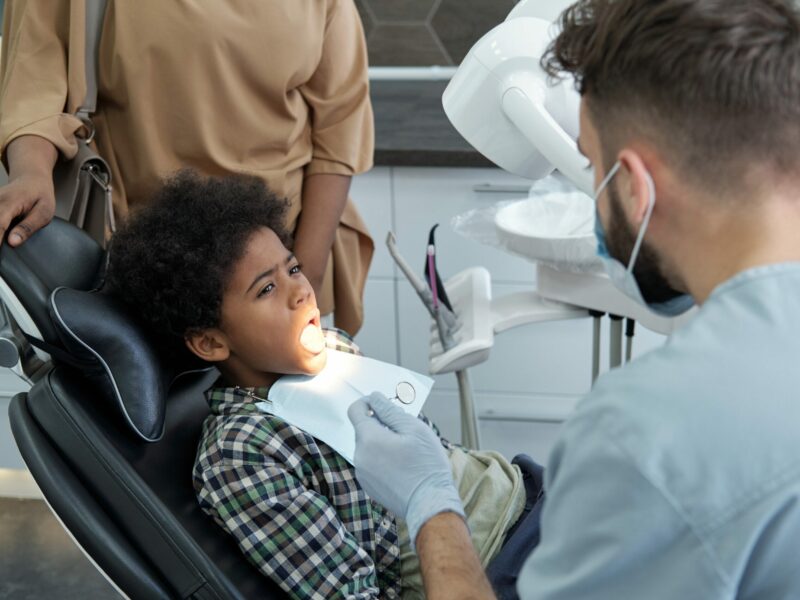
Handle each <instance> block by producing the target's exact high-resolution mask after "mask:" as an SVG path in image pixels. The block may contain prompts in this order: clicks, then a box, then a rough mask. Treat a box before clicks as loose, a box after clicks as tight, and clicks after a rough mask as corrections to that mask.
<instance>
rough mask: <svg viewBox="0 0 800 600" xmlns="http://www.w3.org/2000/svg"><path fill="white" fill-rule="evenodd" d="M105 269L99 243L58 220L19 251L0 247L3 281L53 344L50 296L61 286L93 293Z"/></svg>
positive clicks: (53, 329) (54, 335)
mask: <svg viewBox="0 0 800 600" xmlns="http://www.w3.org/2000/svg"><path fill="white" fill-rule="evenodd" d="M104 266H105V251H104V250H103V249H102V248H101V247H100V246H99V245H98V244H97V242H95V241H94V240H93V239H92V238H91V237H89V236H88V235H87V234H86V233H85V232H83V231H82V230H80V229H78V228H77V227H75V226H74V225H72V224H71V223H68V222H66V221H63V220H61V219H58V218H56V219H53V220H52V221H51V222H50V223H49V224H48V225H47V226H45V227H43V228H42V229H40V230H39V231H37V232H36V233H34V234H33V235H32V236H31V237H30V239H29V240H28V241H27V242H25V243H24V244H22V245H21V246H18V247H17V248H12V247H11V246H9V245H8V244H6V243H5V242H3V243H2V244H0V278H2V279H3V281H4V282H5V283H6V284H8V287H9V288H10V289H11V291H12V292H13V293H14V294H15V295H16V297H17V299H18V300H19V301H20V302H21V303H22V306H24V308H25V310H26V311H27V312H28V314H29V315H30V317H31V319H32V320H33V322H34V323H35V324H36V326H37V328H38V329H39V331H40V332H41V334H42V337H43V339H44V341H46V342H50V343H56V342H57V340H58V334H57V332H56V329H55V327H54V326H53V323H52V322H51V320H50V315H49V313H48V306H49V303H48V300H49V298H50V294H51V292H52V291H53V290H54V289H56V288H57V287H59V286H67V287H70V288H74V289H79V290H90V289H94V288H95V287H97V286H98V285H99V283H100V280H101V277H102V274H103V270H104Z"/></svg>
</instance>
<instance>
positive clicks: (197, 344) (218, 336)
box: [184, 328, 231, 362]
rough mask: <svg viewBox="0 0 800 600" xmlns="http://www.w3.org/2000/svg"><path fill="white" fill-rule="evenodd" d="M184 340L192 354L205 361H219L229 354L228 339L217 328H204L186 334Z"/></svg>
mask: <svg viewBox="0 0 800 600" xmlns="http://www.w3.org/2000/svg"><path fill="white" fill-rule="evenodd" d="M184 341H185V342H186V347H187V348H188V349H189V350H190V351H191V352H192V353H193V354H195V355H196V356H198V357H199V358H202V359H203V360H205V361H207V362H221V361H223V360H226V359H227V358H228V357H229V356H230V355H231V350H230V346H229V345H228V340H227V338H226V337H225V334H224V333H222V331H220V330H219V329H214V328H212V329H204V330H203V331H198V332H197V333H192V334H188V335H187V336H186V337H185V338H184Z"/></svg>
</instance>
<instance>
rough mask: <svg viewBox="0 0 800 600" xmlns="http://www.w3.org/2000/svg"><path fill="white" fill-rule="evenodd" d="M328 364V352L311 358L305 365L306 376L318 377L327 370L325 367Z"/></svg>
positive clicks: (324, 351) (325, 351)
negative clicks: (317, 375) (318, 374)
mask: <svg viewBox="0 0 800 600" xmlns="http://www.w3.org/2000/svg"><path fill="white" fill-rule="evenodd" d="M326 364H328V351H327V349H326V350H323V351H322V352H320V353H319V354H317V355H315V356H313V357H311V358H310V359H309V360H308V361H306V364H305V369H304V370H305V374H306V375H316V374H317V373H319V372H320V371H322V369H324V368H325V365H326Z"/></svg>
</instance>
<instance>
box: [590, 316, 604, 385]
mask: <svg viewBox="0 0 800 600" xmlns="http://www.w3.org/2000/svg"><path fill="white" fill-rule="evenodd" d="M589 314H590V315H591V316H592V319H593V321H594V322H593V328H592V385H593V386H594V382H595V381H597V378H598V377H599V375H600V325H601V319H602V318H603V315H604V314H605V313H601V312H599V311H596V310H590V311H589Z"/></svg>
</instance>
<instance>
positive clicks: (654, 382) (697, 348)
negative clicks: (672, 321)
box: [519, 263, 800, 600]
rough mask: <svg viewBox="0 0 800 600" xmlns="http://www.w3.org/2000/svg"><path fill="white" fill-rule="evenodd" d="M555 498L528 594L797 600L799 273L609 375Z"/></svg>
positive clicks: (758, 278) (769, 276) (731, 304)
mask: <svg viewBox="0 0 800 600" xmlns="http://www.w3.org/2000/svg"><path fill="white" fill-rule="evenodd" d="M545 489H546V500H545V506H544V512H543V514H542V525H541V528H542V532H541V543H540V545H539V546H538V547H537V548H536V550H535V551H534V552H533V554H532V555H531V556H530V557H529V558H528V560H527V562H526V564H525V566H524V568H523V571H522V574H521V575H520V579H519V590H520V597H521V598H523V599H534V598H547V599H548V600H554V599H564V600H567V599H568V600H580V599H583V598H591V599H592V600H627V599H644V600H659V599H661V598H670V599H680V600H686V599H694V598H697V599H698V600H713V599H717V598H758V599H767V600H777V599H782V598H800V263H787V264H782V265H773V266H768V267H761V268H757V269H753V270H750V271H747V272H744V273H741V274H739V275H737V276H736V277H734V278H733V279H731V280H729V281H727V282H726V283H724V284H722V285H721V286H719V287H718V288H717V289H716V290H715V291H714V293H713V294H712V295H711V297H710V298H709V299H708V300H707V302H706V303H705V304H704V305H703V307H702V308H701V309H700V311H699V312H698V314H697V315H696V316H695V318H694V319H692V321H691V322H690V323H688V324H687V325H686V326H684V327H683V328H682V329H681V330H679V331H677V332H676V333H674V334H673V335H672V337H671V338H670V339H669V340H668V341H667V343H666V345H665V346H664V347H663V348H660V349H658V350H655V351H653V352H650V353H649V354H647V355H645V356H642V357H641V358H639V359H637V360H635V361H634V362H632V363H631V364H629V365H627V366H625V367H624V368H622V369H619V370H617V371H614V372H611V373H609V374H607V375H606V376H604V377H603V378H601V379H600V380H599V381H598V383H597V385H596V387H595V389H594V390H593V391H592V393H591V394H589V395H588V396H587V397H586V398H585V399H583V400H582V401H581V402H580V404H579V405H578V408H577V410H576V412H575V414H574V416H572V417H571V418H570V419H569V421H568V422H567V423H566V424H565V425H564V428H563V433H562V435H561V437H560V439H559V442H558V443H557V445H556V447H555V449H554V451H553V453H552V455H551V457H550V461H549V464H548V467H547V471H546V474H545Z"/></svg>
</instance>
